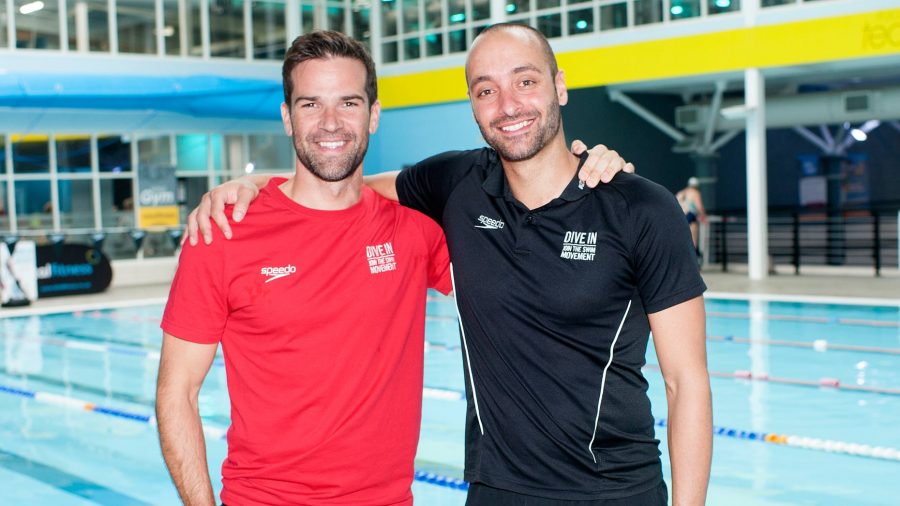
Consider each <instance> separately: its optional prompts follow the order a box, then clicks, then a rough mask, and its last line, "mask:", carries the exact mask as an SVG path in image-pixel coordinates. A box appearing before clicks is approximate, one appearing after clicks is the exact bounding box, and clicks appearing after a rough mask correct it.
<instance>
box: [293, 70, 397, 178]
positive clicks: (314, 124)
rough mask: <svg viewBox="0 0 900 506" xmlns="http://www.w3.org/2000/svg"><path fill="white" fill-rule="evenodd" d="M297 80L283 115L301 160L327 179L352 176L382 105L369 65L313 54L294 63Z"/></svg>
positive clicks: (363, 152) (374, 127) (376, 126)
mask: <svg viewBox="0 0 900 506" xmlns="http://www.w3.org/2000/svg"><path fill="white" fill-rule="evenodd" d="M291 79H292V82H293V90H292V91H291V98H290V104H287V103H285V104H282V106H281V118H282V121H283V123H284V131H285V133H287V134H288V135H289V136H291V138H292V139H293V143H294V151H296V153H297V159H298V160H299V161H300V163H301V164H302V165H303V166H304V167H306V169H307V170H309V171H310V172H311V173H312V174H314V175H315V176H316V177H318V178H319V179H322V180H323V181H329V182H336V181H342V180H344V179H346V178H348V177H350V176H351V175H353V174H354V173H355V172H356V171H357V170H358V169H359V168H360V167H361V166H362V161H363V158H364V157H365V155H366V149H367V148H368V146H369V134H373V133H375V130H376V129H377V128H378V117H379V113H380V109H381V106H380V104H379V103H378V102H377V101H376V102H375V103H374V104H371V105H370V104H369V101H368V99H367V95H366V68H365V66H364V65H363V63H362V62H360V61H359V60H356V59H352V58H345V57H331V58H321V59H311V60H306V61H304V62H302V63H300V64H299V65H297V66H296V67H294V69H293V70H292V71H291Z"/></svg>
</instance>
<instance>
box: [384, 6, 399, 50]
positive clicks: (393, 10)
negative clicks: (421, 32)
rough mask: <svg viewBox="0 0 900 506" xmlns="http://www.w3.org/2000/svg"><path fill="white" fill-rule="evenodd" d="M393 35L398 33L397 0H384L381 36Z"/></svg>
mask: <svg viewBox="0 0 900 506" xmlns="http://www.w3.org/2000/svg"><path fill="white" fill-rule="evenodd" d="M391 35H397V2H396V0H388V1H386V2H384V1H382V3H381V36H382V37H390V36H391ZM394 61H396V60H394Z"/></svg>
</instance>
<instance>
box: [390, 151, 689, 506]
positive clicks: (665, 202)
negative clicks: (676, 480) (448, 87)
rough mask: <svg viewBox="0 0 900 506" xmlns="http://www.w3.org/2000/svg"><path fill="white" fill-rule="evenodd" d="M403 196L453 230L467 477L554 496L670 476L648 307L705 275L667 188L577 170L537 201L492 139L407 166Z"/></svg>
mask: <svg viewBox="0 0 900 506" xmlns="http://www.w3.org/2000/svg"><path fill="white" fill-rule="evenodd" d="M397 192H398V194H399V196H400V202H401V203H403V204H404V205H406V206H409V207H412V208H413V209H417V210H419V211H421V212H423V213H425V214H427V215H429V216H431V217H432V218H434V219H435V220H436V221H437V222H438V223H440V224H441V225H442V226H443V228H444V231H445V232H446V235H447V243H448V246H449V248H450V258H451V260H452V262H453V267H452V271H451V272H452V274H453V278H454V285H455V290H456V303H457V306H458V310H459V316H460V326H461V339H462V344H463V355H464V356H463V360H464V367H465V371H464V372H465V377H466V393H467V400H468V413H467V420H466V464H465V466H466V470H465V478H466V480H468V481H470V482H483V483H485V484H487V485H490V486H493V487H496V488H501V489H507V490H513V491H516V492H520V493H526V494H532V495H537V496H542V497H548V498H557V499H603V498H617V497H627V496H630V495H634V494H637V493H640V492H643V491H645V490H648V489H650V488H652V487H655V486H657V485H658V484H659V482H660V481H661V480H662V470H661V465H660V460H659V455H660V454H659V448H658V446H659V441H658V440H657V439H655V436H654V428H653V424H654V421H653V416H652V415H651V413H650V400H649V398H648V397H647V381H646V380H645V379H644V376H643V374H642V373H641V367H642V366H643V365H644V356H645V354H646V350H647V340H648V334H649V331H650V325H649V322H648V319H647V313H654V312H657V311H661V310H663V309H666V308H668V307H671V306H674V305H675V304H678V303H681V302H684V301H686V300H689V299H692V298H694V297H697V296H699V295H701V294H702V293H703V291H704V290H705V289H706V286H705V285H704V284H703V280H702V279H701V277H700V273H699V271H698V268H697V262H696V258H695V253H694V248H693V244H692V242H691V237H690V232H689V229H688V225H687V221H686V220H685V219H684V214H683V213H682V212H681V208H680V207H679V206H678V203H677V202H676V201H675V198H674V197H673V196H672V194H671V193H669V192H668V191H667V190H666V189H665V188H663V187H661V186H659V185H657V184H655V183H652V182H650V181H648V180H646V179H644V178H641V177H640V176H635V175H632V174H618V175H617V176H616V177H615V178H614V179H613V181H612V182H611V183H609V184H601V185H599V186H598V187H597V188H595V189H590V188H587V187H585V188H584V189H579V188H578V179H577V178H575V177H573V179H572V181H571V182H570V183H569V185H568V186H567V187H566V189H565V190H564V191H563V193H562V195H560V196H559V198H556V199H554V200H553V201H551V202H550V203H548V204H546V205H544V206H542V207H540V208H538V209H534V210H528V209H527V208H526V207H525V206H524V205H523V204H521V203H520V202H518V201H517V200H516V199H515V198H514V197H513V196H512V194H511V193H510V190H509V186H508V184H507V182H506V177H505V175H504V173H503V168H502V166H501V165H500V161H499V158H498V156H497V154H496V152H494V151H493V150H491V149H488V148H484V149H478V150H472V151H459V152H449V153H444V154H441V155H438V156H435V157H432V158H429V159H427V160H425V161H423V162H420V163H419V164H417V165H415V166H414V167H411V168H409V169H407V170H404V171H403V172H402V173H401V174H400V176H399V177H398V179H397Z"/></svg>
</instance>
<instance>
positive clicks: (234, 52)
mask: <svg viewBox="0 0 900 506" xmlns="http://www.w3.org/2000/svg"><path fill="white" fill-rule="evenodd" d="M198 21H199V20H198ZM209 39H210V41H209V54H210V56H220V57H226V58H243V57H244V56H245V55H246V53H245V52H244V1H243V0H218V1H216V2H210V3H209ZM198 40H199V39H198Z"/></svg>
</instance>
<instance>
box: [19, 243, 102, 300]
mask: <svg viewBox="0 0 900 506" xmlns="http://www.w3.org/2000/svg"><path fill="white" fill-rule="evenodd" d="M37 278H38V297H55V296H57V295H76V294H83V293H98V292H102V291H104V290H106V289H107V288H108V287H109V284H110V282H111V281H112V266H111V265H110V263H109V259H108V258H106V256H105V255H104V254H103V253H101V252H100V250H97V249H94V248H93V247H91V246H85V245H83V244H60V245H56V246H38V248H37Z"/></svg>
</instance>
